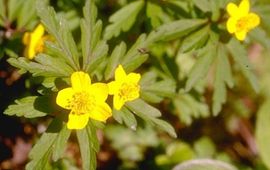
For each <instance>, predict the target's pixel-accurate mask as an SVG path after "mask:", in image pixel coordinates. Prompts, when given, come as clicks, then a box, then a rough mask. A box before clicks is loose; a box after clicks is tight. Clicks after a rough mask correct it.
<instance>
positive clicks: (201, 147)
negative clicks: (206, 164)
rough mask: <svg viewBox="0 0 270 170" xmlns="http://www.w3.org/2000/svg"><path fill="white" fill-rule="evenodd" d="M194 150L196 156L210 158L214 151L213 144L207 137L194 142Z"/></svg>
mask: <svg viewBox="0 0 270 170" xmlns="http://www.w3.org/2000/svg"><path fill="white" fill-rule="evenodd" d="M194 150H195V152H196V155H197V157H198V158H211V157H213V156H214V154H215V153H216V148H215V144H214V143H213V142H212V140H211V139H210V138H208V137H202V138H200V139H199V140H197V141H196V142H195V143H194Z"/></svg>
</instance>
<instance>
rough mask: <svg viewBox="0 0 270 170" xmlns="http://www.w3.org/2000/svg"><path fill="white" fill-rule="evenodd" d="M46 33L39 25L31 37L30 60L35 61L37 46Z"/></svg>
mask: <svg viewBox="0 0 270 170" xmlns="http://www.w3.org/2000/svg"><path fill="white" fill-rule="evenodd" d="M44 33H45V28H44V27H43V26H42V25H41V24H39V25H38V26H37V27H36V29H35V30H34V31H33V32H32V33H31V35H30V42H29V48H28V53H27V54H28V56H27V57H28V58H29V59H33V58H34V56H35V55H36V50H35V49H36V46H37V44H38V43H39V41H40V40H41V37H42V36H43V35H44Z"/></svg>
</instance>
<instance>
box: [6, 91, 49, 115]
mask: <svg viewBox="0 0 270 170" xmlns="http://www.w3.org/2000/svg"><path fill="white" fill-rule="evenodd" d="M50 100H51V99H50V98H49V97H48V96H28V97H25V98H22V99H19V100H15V104H12V105H9V106H8V108H7V109H6V110H5V111H4V113H5V114H6V115H10V116H13V115H16V116H24V117H26V118H35V117H43V116H45V115H47V114H50V113H51V112H52V109H51V107H50V105H51V104H50Z"/></svg>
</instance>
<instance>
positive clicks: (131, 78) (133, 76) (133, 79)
mask: <svg viewBox="0 0 270 170" xmlns="http://www.w3.org/2000/svg"><path fill="white" fill-rule="evenodd" d="M140 79H141V75H140V74H137V73H130V74H128V75H127V78H126V82H128V83H134V84H137V83H138V82H139V81H140Z"/></svg>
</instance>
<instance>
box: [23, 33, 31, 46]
mask: <svg viewBox="0 0 270 170" xmlns="http://www.w3.org/2000/svg"><path fill="white" fill-rule="evenodd" d="M29 42H30V33H29V32H26V33H24V34H23V44H24V45H28V44H29Z"/></svg>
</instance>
